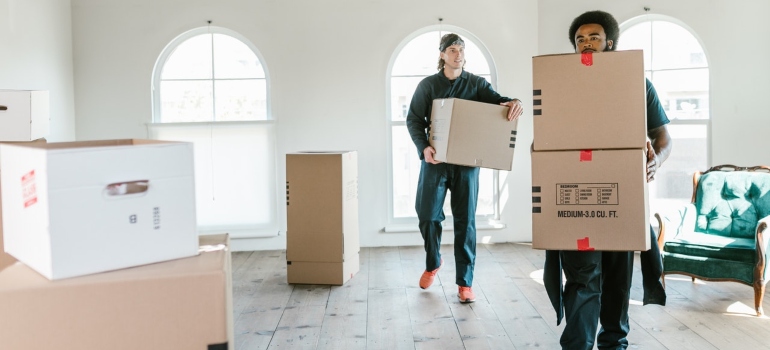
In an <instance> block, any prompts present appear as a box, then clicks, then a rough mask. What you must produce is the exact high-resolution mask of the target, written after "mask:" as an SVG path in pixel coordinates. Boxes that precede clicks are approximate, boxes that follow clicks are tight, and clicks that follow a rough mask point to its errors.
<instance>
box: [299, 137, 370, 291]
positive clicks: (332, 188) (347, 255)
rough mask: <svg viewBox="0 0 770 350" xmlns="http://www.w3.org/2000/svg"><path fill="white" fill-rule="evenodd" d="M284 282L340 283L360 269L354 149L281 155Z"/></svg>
mask: <svg viewBox="0 0 770 350" xmlns="http://www.w3.org/2000/svg"><path fill="white" fill-rule="evenodd" d="M286 218H287V231H286V264H287V267H286V269H287V277H288V282H289V283H300V284H332V285H342V284H344V283H345V282H347V281H348V280H349V279H350V278H352V277H353V275H354V274H355V273H357V272H358V270H359V263H358V252H359V250H360V248H359V243H358V242H359V237H358V234H359V229H358V153H357V152H356V151H342V152H306V153H292V154H287V155H286Z"/></svg>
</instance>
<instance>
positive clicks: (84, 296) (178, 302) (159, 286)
mask: <svg viewBox="0 0 770 350" xmlns="http://www.w3.org/2000/svg"><path fill="white" fill-rule="evenodd" d="M200 251H201V252H200V255H198V256H195V257H190V258H184V259H177V260H172V261H168V262H163V263H158V264H151V265H146V266H141V267H136V268H130V269H124V270H119V271H113V272H106V273H100V274H94V275H90V276H84V277H78V278H71V279H66V280H61V281H49V280H47V279H45V278H44V277H43V276H40V275H39V274H38V273H36V272H34V271H33V270H31V269H30V268H29V267H27V266H25V265H23V264H15V265H13V266H11V267H8V268H6V269H5V270H3V271H2V272H0V310H2V312H0V349H4V350H5V349H7V350H22V349H35V350H48V349H51V350H53V349H55V350H75V349H78V350H79V349H114V350H120V349H125V350H129V349H130V350H136V349H179V350H189V349H201V350H226V349H227V348H228V344H234V342H233V314H232V312H233V311H232V280H231V275H232V271H231V267H230V264H231V262H230V251H229V248H228V238H227V235H214V236H203V237H201V240H200ZM229 346H230V348H231V349H232V348H234V346H233V345H229Z"/></svg>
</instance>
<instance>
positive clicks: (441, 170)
mask: <svg viewBox="0 0 770 350" xmlns="http://www.w3.org/2000/svg"><path fill="white" fill-rule="evenodd" d="M447 190H448V191H451V192H452V197H451V203H450V204H451V207H452V216H453V217H454V234H455V240H454V254H455V268H456V271H457V272H456V283H457V285H459V286H467V287H470V286H471V285H472V283H473V267H474V265H475V261H476V203H477V201H478V195H479V168H473V167H466V166H462V165H454V164H446V163H440V164H430V163H427V162H425V161H423V162H422V167H421V168H420V180H419V182H418V185H417V200H416V203H415V209H416V210H417V218H418V219H419V225H420V233H422V238H423V240H425V252H426V257H425V269H426V270H428V271H432V270H435V269H437V268H438V267H439V266H440V265H441V252H440V248H441V222H442V221H444V211H443V207H444V199H445V198H446V194H447Z"/></svg>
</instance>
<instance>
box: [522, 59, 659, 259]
mask: <svg viewBox="0 0 770 350" xmlns="http://www.w3.org/2000/svg"><path fill="white" fill-rule="evenodd" d="M533 85H534V92H533V95H534V96H533V97H534V103H533V105H534V112H533V114H534V117H533V118H534V143H533V152H532V229H533V235H532V236H533V237H532V244H533V247H534V248H536V249H553V250H618V251H630V250H648V249H649V248H650V239H649V232H648V230H649V209H648V206H647V203H648V202H647V181H646V166H645V164H646V158H645V145H646V135H647V128H646V102H645V101H646V98H645V79H644V62H643V56H642V52H641V51H639V50H633V51H617V52H602V53H594V54H565V55H547V56H538V57H534V58H533Z"/></svg>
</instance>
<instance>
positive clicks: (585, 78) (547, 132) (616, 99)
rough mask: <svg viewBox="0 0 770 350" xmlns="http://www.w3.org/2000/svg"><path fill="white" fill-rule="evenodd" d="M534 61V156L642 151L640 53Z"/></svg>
mask: <svg viewBox="0 0 770 350" xmlns="http://www.w3.org/2000/svg"><path fill="white" fill-rule="evenodd" d="M590 56H591V59H592V61H593V62H592V65H590V66H586V65H584V64H583V63H582V58H583V55H582V54H565V55H547V56H537V57H533V58H532V70H533V72H532V73H533V88H534V92H533V95H534V96H533V105H534V106H533V114H534V116H533V119H534V120H533V123H534V125H533V127H534V146H535V151H545V150H577V149H632V148H644V146H645V142H646V136H647V124H646V106H647V104H646V95H645V90H646V86H645V80H644V59H643V56H642V51H641V50H630V51H613V52H600V53H593V54H591V55H590Z"/></svg>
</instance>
